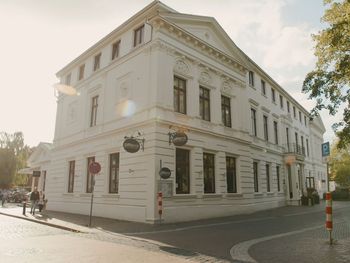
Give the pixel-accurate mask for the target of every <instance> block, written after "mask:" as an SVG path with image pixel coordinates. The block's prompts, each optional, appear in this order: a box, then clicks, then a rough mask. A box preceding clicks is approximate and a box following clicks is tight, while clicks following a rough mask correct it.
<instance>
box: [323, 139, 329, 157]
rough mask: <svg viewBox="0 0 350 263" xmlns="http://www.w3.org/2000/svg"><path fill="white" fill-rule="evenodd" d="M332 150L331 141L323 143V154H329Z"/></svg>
mask: <svg viewBox="0 0 350 263" xmlns="http://www.w3.org/2000/svg"><path fill="white" fill-rule="evenodd" d="M330 152H331V151H330V147H329V142H325V143H322V156H329V154H330Z"/></svg>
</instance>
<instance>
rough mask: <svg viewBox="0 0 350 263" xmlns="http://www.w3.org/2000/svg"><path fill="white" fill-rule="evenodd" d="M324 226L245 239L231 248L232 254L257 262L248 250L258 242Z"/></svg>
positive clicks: (235, 257) (237, 259)
mask: <svg viewBox="0 0 350 263" xmlns="http://www.w3.org/2000/svg"><path fill="white" fill-rule="evenodd" d="M323 227H324V226H323V225H322V226H314V227H307V228H303V229H300V230H295V231H291V232H286V233H282V234H277V235H273V236H267V237H262V238H256V239H251V240H248V241H244V242H241V243H238V244H237V245H234V246H233V247H232V248H231V249H230V255H231V257H232V259H233V260H234V261H238V262H246V263H257V261H256V260H255V259H253V258H252V257H251V256H250V255H249V253H248V250H249V248H250V247H251V246H253V245H255V244H258V243H260V242H264V241H267V240H271V239H274V238H280V237H285V236H290V235H295V234H299V233H302V232H305V231H309V230H315V229H319V228H323Z"/></svg>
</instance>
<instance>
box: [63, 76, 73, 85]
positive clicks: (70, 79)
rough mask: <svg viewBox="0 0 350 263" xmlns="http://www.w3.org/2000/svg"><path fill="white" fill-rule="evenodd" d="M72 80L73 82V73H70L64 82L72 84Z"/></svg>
mask: <svg viewBox="0 0 350 263" xmlns="http://www.w3.org/2000/svg"><path fill="white" fill-rule="evenodd" d="M71 82H72V73H69V74H67V76H66V79H65V82H64V83H65V84H66V85H67V86H70V84H71Z"/></svg>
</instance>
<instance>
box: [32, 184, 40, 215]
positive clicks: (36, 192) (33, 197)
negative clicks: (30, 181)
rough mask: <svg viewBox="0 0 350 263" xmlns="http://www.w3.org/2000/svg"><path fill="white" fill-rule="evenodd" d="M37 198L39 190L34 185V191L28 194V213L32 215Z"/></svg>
mask: <svg viewBox="0 0 350 263" xmlns="http://www.w3.org/2000/svg"><path fill="white" fill-rule="evenodd" d="M39 198H40V196H39V192H38V190H37V189H36V187H35V188H34V191H33V192H32V193H31V194H30V213H31V214H33V215H34V214H35V208H36V206H37V204H38V202H39Z"/></svg>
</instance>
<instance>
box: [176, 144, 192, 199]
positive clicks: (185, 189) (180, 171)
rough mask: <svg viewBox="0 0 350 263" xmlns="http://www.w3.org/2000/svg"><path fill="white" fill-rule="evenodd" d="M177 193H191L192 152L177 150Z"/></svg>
mask: <svg viewBox="0 0 350 263" xmlns="http://www.w3.org/2000/svg"><path fill="white" fill-rule="evenodd" d="M176 193H177V194H189V193H190V151H189V150H185V149H179V148H176Z"/></svg>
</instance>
